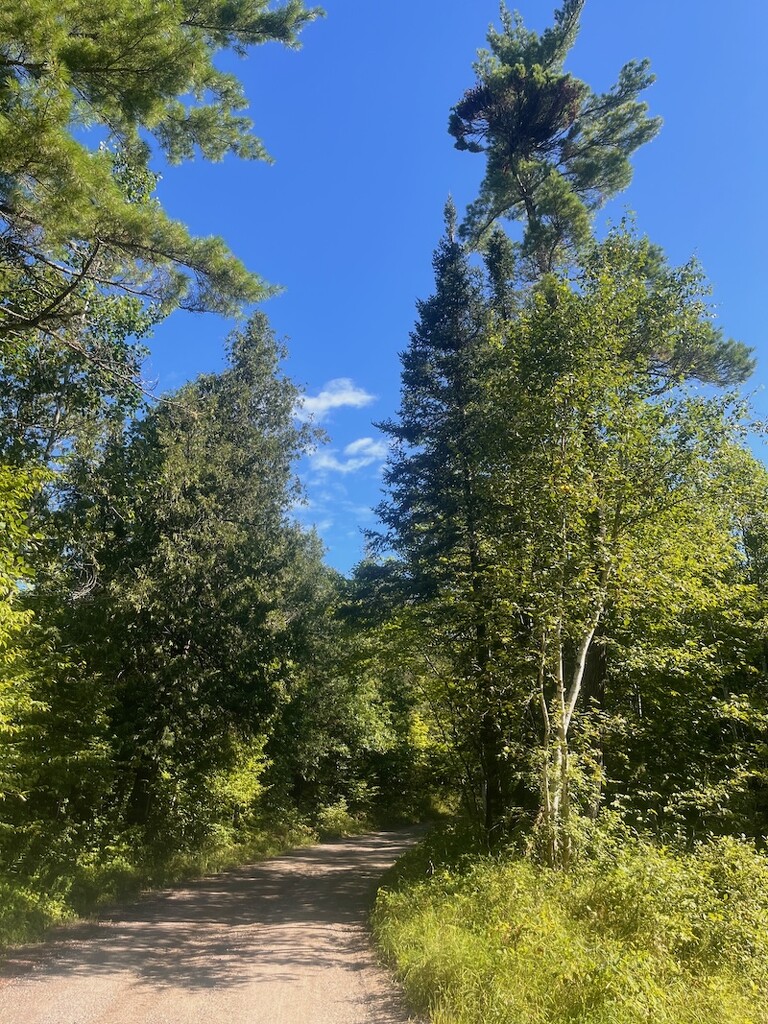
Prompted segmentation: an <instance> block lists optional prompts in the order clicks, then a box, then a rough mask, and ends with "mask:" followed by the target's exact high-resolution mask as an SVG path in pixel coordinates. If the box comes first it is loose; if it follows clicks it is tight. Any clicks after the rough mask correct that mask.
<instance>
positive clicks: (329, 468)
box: [310, 437, 388, 474]
mask: <svg viewBox="0 0 768 1024" xmlns="http://www.w3.org/2000/svg"><path fill="white" fill-rule="evenodd" d="M387 451H388V448H387V445H386V443H385V442H384V441H375V440H374V439H373V438H372V437H359V438H358V439H357V440H356V441H351V442H350V443H349V444H348V445H347V446H346V448H345V449H344V451H343V452H342V454H341V456H339V452H338V449H336V448H329V449H328V450H327V451H324V452H315V454H314V455H312V456H310V465H311V467H312V469H313V470H315V472H320V473H323V472H330V473H343V474H347V473H356V472H357V471H358V470H359V469H365V468H366V466H371V465H373V463H374V462H377V463H382V462H383V461H384V460H385V459H386V457H387Z"/></svg>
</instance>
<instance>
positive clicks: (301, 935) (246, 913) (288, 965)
mask: <svg viewBox="0 0 768 1024" xmlns="http://www.w3.org/2000/svg"><path fill="white" fill-rule="evenodd" d="M415 835H416V833H414V832H380V833H376V834H375V835H369V836H364V837H362V838H360V837H358V838H355V839H350V840H344V841H341V842H335V843H327V844H323V845H321V846H313V847H309V848H305V849H301V850H295V851H293V852H292V853H289V854H286V855H285V856H282V857H278V858H276V859H275V860H271V861H265V862H264V863H261V864H256V865H253V866H250V867H247V868H241V869H239V870H236V871H231V872H227V873H225V874H222V875H217V876H215V877H212V878H206V879H203V880H201V881H198V882H194V883H192V884H191V885H189V886H187V887H186V888H183V889H176V890H173V891H168V892H163V893H160V894H155V895H152V896H149V897H145V898H144V899H141V900H139V901H138V902H137V903H135V904H133V905H132V906H130V907H128V908H127V909H122V910H121V911H120V912H119V913H115V914H114V915H113V916H112V917H109V918H105V919H104V920H102V921H100V922H99V923H98V924H87V925H82V926H79V927H78V928H76V929H74V930H68V931H67V932H65V933H63V934H62V935H60V936H59V937H58V938H56V939H54V940H53V941H52V942H49V943H47V944H46V945H45V946H42V947H36V948H33V949H30V948H28V949H26V950H24V951H21V952H19V953H17V954H16V955H15V956H12V957H11V958H10V960H9V961H8V963H7V964H6V966H5V968H4V971H3V975H2V978H0V1022H2V1024H403V1022H405V1021H407V1020H408V1019H409V1018H408V1014H407V1013H406V1012H405V1010H404V1008H403V1006H402V1004H401V1003H400V1000H399V996H398V994H397V992H396V990H395V987H394V985H393V983H392V980H391V978H390V977H389V976H388V975H387V974H386V972H384V971H382V970H381V969H380V968H379V967H378V966H377V964H376V958H375V955H374V953H373V951H372V949H371V945H370V941H369V937H368V933H367V930H366V924H365V922H366V914H367V910H368V907H369V905H370V900H371V897H372V894H373V890H374V888H375V884H376V881H377V880H378V878H379V877H380V875H381V874H382V872H383V871H384V870H385V869H386V868H387V867H388V866H389V865H390V864H391V863H392V862H393V861H394V860H395V859H396V858H397V857H399V856H400V854H401V853H403V852H404V850H405V849H406V848H407V847H408V846H409V845H410V843H411V842H413V840H414V838H415Z"/></svg>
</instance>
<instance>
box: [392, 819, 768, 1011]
mask: <svg viewBox="0 0 768 1024" xmlns="http://www.w3.org/2000/svg"><path fill="white" fill-rule="evenodd" d="M387 881H388V884H387V886H386V887H385V888H383V889H382V890H381V891H380V893H379V896H378V900H377V904H376V909H375V912H374V928H375V931H376V934H377V937H378V940H379V942H380V944H381V946H382V948H383V950H384V951H385V952H386V954H387V955H388V956H389V958H390V959H391V960H392V962H393V963H394V964H395V965H396V967H397V969H398V971H399V973H400V976H401V977H402V979H403V982H404V984H405V987H406V990H407V993H408V995H409V997H410V999H411V1000H412V1002H413V1004H414V1006H415V1007H416V1008H417V1009H419V1010H422V1011H425V1010H426V1011H428V1012H429V1013H430V1016H431V1020H432V1021H433V1024H566V1022H568V1024H768V1006H766V1000H765V994H766V993H767V992H768V861H767V860H766V858H765V857H764V856H761V855H760V854H757V853H755V852H754V850H753V849H752V848H751V847H749V846H748V845H746V844H744V843H741V842H739V841H736V840H732V839H719V840H717V841H714V842H712V843H709V844H702V845H700V846H699V847H697V848H696V849H695V850H694V851H693V852H688V853H675V852H673V851H671V850H669V849H666V848H663V847H659V846H654V845H652V844H650V843H644V842H641V841H638V840H634V841H632V840H626V841H624V842H623V843H622V844H621V845H619V846H615V847H611V846H610V845H608V846H606V848H604V849H603V850H602V851H601V852H599V853H598V854H596V855H595V856H594V857H593V858H592V859H590V860H585V861H584V862H582V863H581V864H579V865H578V866H577V867H576V868H574V869H573V870H572V871H571V872H568V873H563V872H556V871H552V870H550V869H548V868H544V867H541V866H539V865H537V864H535V863H532V862H531V861H530V860H527V859H525V858H524V857H521V856H510V855H508V856H506V857H504V856H502V857H490V856H488V855H487V854H486V855H483V854H482V853H481V852H479V845H478V843H477V842H476V841H474V840H473V839H472V837H471V836H470V837H467V836H466V835H461V834H457V833H456V832H452V831H451V830H448V832H447V833H446V832H442V833H438V834H436V835H433V836H432V837H429V838H428V839H427V842H426V843H425V844H423V845H422V846H420V847H419V848H417V849H416V850H414V851H411V852H410V853H409V854H407V855H406V857H405V858H404V859H403V861H401V863H400V865H399V866H398V868H397V870H396V872H394V873H392V874H391V875H390V877H389V879H388V880H387Z"/></svg>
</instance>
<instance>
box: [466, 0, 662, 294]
mask: <svg viewBox="0 0 768 1024" xmlns="http://www.w3.org/2000/svg"><path fill="white" fill-rule="evenodd" d="M584 4H585V0H565V2H564V3H563V5H562V6H561V7H560V8H559V10H557V11H556V13H555V23H554V25H553V26H552V27H550V28H548V29H547V30H546V31H545V32H544V33H543V34H542V35H541V36H539V35H537V34H536V33H535V32H531V31H529V30H527V29H526V28H525V27H524V25H523V23H522V20H521V18H520V16H519V15H517V14H514V15H513V14H510V12H509V11H508V10H507V9H506V8H505V7H504V6H502V28H501V31H500V32H499V31H497V30H496V29H494V28H493V27H491V29H490V30H489V33H488V45H489V49H488V50H484V51H481V52H480V55H479V59H478V61H477V63H476V64H475V73H476V75H477V84H476V85H475V86H474V87H473V88H471V89H469V90H468V91H467V92H466V93H465V94H464V96H463V97H462V98H461V100H460V101H459V102H458V103H457V104H456V105H455V106H454V107H453V109H452V112H451V117H450V121H449V131H450V133H451V135H453V137H454V138H455V140H456V147H457V149H463V150H469V151H470V152H475V153H479V152H483V153H485V155H486V173H485V178H484V179H483V182H482V185H481V187H480V195H479V196H478V198H477V200H476V201H475V202H474V203H473V204H472V205H471V206H470V208H469V211H468V216H467V220H466V222H465V224H464V225H463V234H464V236H465V237H466V238H467V239H468V240H470V241H471V242H472V244H474V245H478V244H481V242H482V240H483V239H484V236H485V235H486V233H487V231H488V229H489V228H490V227H491V226H492V225H493V224H494V223H495V222H496V221H497V220H498V219H499V218H508V219H511V220H522V221H523V222H524V225H525V233H524V238H523V253H524V254H525V255H526V256H527V257H529V258H530V260H531V263H532V267H533V273H534V275H540V274H543V273H546V272H548V271H550V270H552V269H553V268H554V267H555V266H557V264H558V263H559V262H560V261H561V260H562V259H563V258H564V256H566V255H567V254H568V253H569V252H571V253H572V252H573V251H574V250H578V249H579V248H580V247H581V246H583V245H584V244H585V243H586V242H587V241H588V240H589V238H590V234H591V216H592V214H593V213H594V211H595V210H597V209H599V207H600V206H602V205H603V203H604V202H605V201H606V200H607V199H610V198H611V197H612V196H614V195H616V193H617V192H620V191H621V190H622V189H624V188H626V187H627V185H628V184H629V182H630V179H631V177H632V168H631V164H630V161H629V158H630V157H631V155H632V154H633V153H634V151H635V150H636V149H637V148H638V147H639V146H641V145H643V143H645V142H648V141H649V140H650V139H652V138H653V137H654V135H656V133H657V132H658V130H659V127H660V123H661V122H660V120H659V119H658V118H650V117H648V114H647V105H646V104H645V103H643V102H642V101H641V100H639V99H638V96H639V94H640V93H641V92H642V91H643V90H644V89H646V88H647V87H648V86H649V85H650V84H651V83H652V82H653V76H652V75H651V73H650V71H649V65H648V61H645V60H644V61H639V62H637V61H631V62H630V63H628V64H626V65H625V66H624V67H623V68H622V70H621V71H620V73H619V78H618V80H617V82H616V85H615V86H614V87H613V88H612V89H611V90H610V91H609V92H607V93H604V94H602V95H598V94H596V93H594V92H593V91H592V90H591V89H590V87H589V86H588V85H587V84H586V83H585V82H582V81H580V80H579V79H577V78H575V77H574V76H573V75H571V74H569V73H568V72H566V71H564V70H563V64H564V62H565V59H566V57H567V55H568V52H569V50H570V49H571V47H572V46H573V44H574V41H575V39H576V35H577V33H578V29H579V19H580V16H581V12H582V9H583V7H584Z"/></svg>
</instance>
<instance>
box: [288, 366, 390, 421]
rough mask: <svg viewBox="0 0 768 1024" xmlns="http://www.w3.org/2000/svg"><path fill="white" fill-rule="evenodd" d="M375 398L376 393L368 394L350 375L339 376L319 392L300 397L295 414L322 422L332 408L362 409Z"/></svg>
mask: <svg viewBox="0 0 768 1024" xmlns="http://www.w3.org/2000/svg"><path fill="white" fill-rule="evenodd" d="M375 400H376V396H375V395H370V394H368V392H367V391H364V390H363V388H360V387H358V386H357V384H355V382H354V381H353V380H350V379H349V377H337V378H336V379H335V380H329V381H328V383H327V384H326V385H324V387H323V388H322V390H321V391H320V393H319V394H317V395H304V396H303V397H302V398H300V399H299V401H298V404H297V406H296V409H295V410H294V415H295V416H296V417H297V418H298V419H300V420H308V419H310V418H311V419H313V420H314V421H315V422H316V423H320V422H321V421H322V420H324V419H325V417H326V416H327V415H328V413H329V412H330V411H331V409H341V408H343V407H345V406H350V407H351V408H353V409H362V408H363V406H365V405H370V404H371V402H374V401H375Z"/></svg>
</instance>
